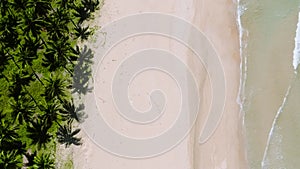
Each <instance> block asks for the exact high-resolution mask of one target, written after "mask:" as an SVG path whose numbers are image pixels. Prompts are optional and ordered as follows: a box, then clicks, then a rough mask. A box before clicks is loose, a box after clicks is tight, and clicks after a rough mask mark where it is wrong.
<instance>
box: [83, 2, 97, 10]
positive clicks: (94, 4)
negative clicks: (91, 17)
mask: <svg viewBox="0 0 300 169" xmlns="http://www.w3.org/2000/svg"><path fill="white" fill-rule="evenodd" d="M82 5H83V6H84V7H85V8H87V9H89V10H90V11H91V12H95V11H96V10H97V9H98V8H99V7H98V6H99V5H100V2H99V0H96V1H93V0H82Z"/></svg>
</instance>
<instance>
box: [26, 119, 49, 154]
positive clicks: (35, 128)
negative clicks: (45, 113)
mask: <svg viewBox="0 0 300 169" xmlns="http://www.w3.org/2000/svg"><path fill="white" fill-rule="evenodd" d="M49 127H50V126H48V125H47V124H46V122H45V121H44V120H36V121H32V122H30V124H29V125H28V126H27V132H28V137H29V138H30V139H31V144H32V145H37V148H38V149H40V148H41V147H45V146H46V144H47V143H48V142H49V141H50V140H51V137H52V136H51V134H50V133H48V130H49Z"/></svg>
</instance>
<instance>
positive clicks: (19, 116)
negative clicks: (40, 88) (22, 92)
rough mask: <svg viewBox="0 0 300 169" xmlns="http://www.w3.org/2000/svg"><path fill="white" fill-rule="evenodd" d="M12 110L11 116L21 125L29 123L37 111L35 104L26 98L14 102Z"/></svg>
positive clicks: (22, 97)
mask: <svg viewBox="0 0 300 169" xmlns="http://www.w3.org/2000/svg"><path fill="white" fill-rule="evenodd" d="M11 108H12V111H11V116H12V117H13V118H14V120H15V121H16V120H18V122H19V123H20V124H23V122H28V121H29V120H30V119H31V117H32V115H33V113H34V111H35V107H34V104H33V103H32V101H31V100H30V99H28V98H26V97H25V96H21V97H20V98H19V99H18V100H17V101H12V103H11Z"/></svg>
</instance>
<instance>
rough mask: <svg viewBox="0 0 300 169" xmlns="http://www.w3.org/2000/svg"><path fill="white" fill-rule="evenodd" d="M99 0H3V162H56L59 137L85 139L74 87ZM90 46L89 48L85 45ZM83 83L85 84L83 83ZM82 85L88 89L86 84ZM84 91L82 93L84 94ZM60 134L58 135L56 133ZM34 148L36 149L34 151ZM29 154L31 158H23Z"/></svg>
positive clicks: (32, 165)
mask: <svg viewBox="0 0 300 169" xmlns="http://www.w3.org/2000/svg"><path fill="white" fill-rule="evenodd" d="M99 4H100V3H99V1H98V0H0V104H1V107H0V108H1V110H0V168H1V169H2V168H3V169H10V168H12V169H16V168H21V167H22V166H27V167H29V168H38V169H42V168H47V169H51V168H54V166H55V165H54V161H55V160H54V159H55V156H54V153H53V152H54V151H55V146H53V144H55V142H56V141H58V142H60V143H62V144H65V145H66V146H67V147H68V146H70V145H72V144H73V145H80V144H81V143H80V138H77V137H75V135H76V134H78V133H79V131H80V129H76V130H74V131H73V130H72V127H71V126H72V122H73V121H77V122H81V120H82V117H83V115H84V112H83V109H84V106H83V105H79V106H78V107H76V105H74V102H73V99H72V97H71V93H72V92H74V91H77V92H78V91H80V90H79V89H81V88H84V87H85V86H84V85H86V82H87V81H88V80H86V79H85V80H81V79H77V80H78V81H80V82H84V83H80V84H79V85H78V84H76V88H77V89H74V84H73V83H72V82H73V81H72V79H73V76H74V73H73V72H74V70H75V67H78V65H79V66H81V65H84V64H88V63H84V64H83V63H82V61H81V60H80V57H81V55H82V52H81V48H80V47H78V46H77V45H76V44H77V43H78V42H79V40H80V41H83V40H87V39H88V38H89V36H90V35H91V34H92V33H91V32H92V31H91V29H90V28H89V26H86V27H83V26H82V25H83V23H84V22H86V21H87V20H89V19H91V18H93V12H95V11H96V10H97V9H98V8H99ZM84 50H86V49H84ZM81 86H83V87H81ZM82 90H83V89H82ZM82 93H83V92H81V93H79V94H82ZM56 136H57V137H58V138H57V137H56ZM31 151H33V152H34V153H33V154H31V153H30V152H31ZM23 156H25V157H26V158H27V160H28V163H27V164H26V163H23V161H22V157H23Z"/></svg>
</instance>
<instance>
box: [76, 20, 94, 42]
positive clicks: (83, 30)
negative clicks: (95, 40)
mask: <svg viewBox="0 0 300 169" xmlns="http://www.w3.org/2000/svg"><path fill="white" fill-rule="evenodd" d="M74 30H75V31H76V32H75V36H76V38H80V39H81V41H83V40H87V39H88V37H89V36H90V35H91V34H92V32H90V31H89V27H82V26H81V25H80V24H78V25H76V27H75V28H74Z"/></svg>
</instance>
